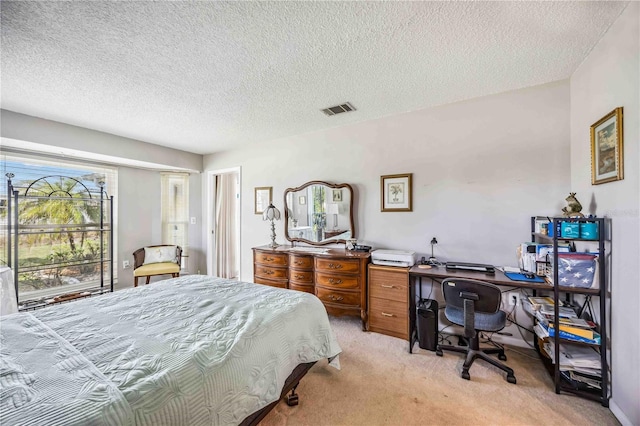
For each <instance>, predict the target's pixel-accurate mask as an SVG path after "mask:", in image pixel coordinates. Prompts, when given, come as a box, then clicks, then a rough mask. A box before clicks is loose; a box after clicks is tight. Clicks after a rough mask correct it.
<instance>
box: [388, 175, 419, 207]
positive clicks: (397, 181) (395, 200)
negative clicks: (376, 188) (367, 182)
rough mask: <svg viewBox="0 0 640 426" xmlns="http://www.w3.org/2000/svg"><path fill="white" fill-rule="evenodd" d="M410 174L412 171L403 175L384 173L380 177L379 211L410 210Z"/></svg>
mask: <svg viewBox="0 0 640 426" xmlns="http://www.w3.org/2000/svg"><path fill="white" fill-rule="evenodd" d="M411 176H412V173H408V174H403V175H386V176H381V177H380V204H381V206H380V207H381V208H380V210H381V211H383V212H410V211H412V209H413V206H412V203H411V201H412V200H411Z"/></svg>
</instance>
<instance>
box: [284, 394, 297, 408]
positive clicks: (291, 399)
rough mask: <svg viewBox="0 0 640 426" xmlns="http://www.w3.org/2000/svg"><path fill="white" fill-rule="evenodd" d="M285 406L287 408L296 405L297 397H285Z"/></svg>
mask: <svg viewBox="0 0 640 426" xmlns="http://www.w3.org/2000/svg"><path fill="white" fill-rule="evenodd" d="M287 405H288V406H289V407H294V406H296V405H298V395H288V396H287Z"/></svg>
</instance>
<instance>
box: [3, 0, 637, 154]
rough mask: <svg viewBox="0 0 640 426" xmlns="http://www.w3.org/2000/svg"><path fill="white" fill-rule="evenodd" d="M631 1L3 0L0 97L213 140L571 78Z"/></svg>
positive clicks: (181, 138) (195, 147) (172, 138)
mask: <svg viewBox="0 0 640 426" xmlns="http://www.w3.org/2000/svg"><path fill="white" fill-rule="evenodd" d="M626 4H627V2H584V1H579V2H524V1H518V2H471V3H467V2H464V3H463V2H396V1H393V2H391V1H389V2H366V1H358V2H311V1H308V2H300V1H299V2H257V1H250V2H214V1H210V2H107V1H87V2H81V1H75V2H49V1H47V2H45V1H42V2H21V1H18V2H11V1H4V0H3V1H2V2H1V6H0V7H1V13H2V45H1V49H2V56H1V61H2V62H1V66H2V69H1V70H2V75H1V77H2V81H1V82H2V91H1V96H2V97H1V105H2V108H4V109H7V110H12V111H16V112H20V113H24V114H29V115H33V116H37V117H42V118H46V119H51V120H56V121H60V122H64V123H69V124H73V125H77V126H82V127H87V128H90V129H95V130H100V131H104V132H108V133H113V134H116V135H121V136H126V137H130V138H135V139H139V140H143V141H147V142H151V143H154V144H158V145H164V146H169V147H173V148H178V149H183V150H186V151H191V152H195V153H200V154H206V153H213V152H216V151H222V150H227V149H233V147H234V146H237V145H239V144H251V143H260V142H265V141H268V140H270V139H274V138H278V137H284V136H290V135H296V134H302V133H306V132H310V131H314V130H318V129H323V128H328V127H336V126H342V125H345V124H347V123H353V122H357V121H364V120H371V119H375V118H379V117H383V116H388V115H392V114H398V113H402V112H406V111H412V110H417V109H421V108H426V107H430V106H435V105H441V104H446V103H451V102H455V101H460V100H463V99H469V98H474V97H478V96H483V95H488V94H491V93H499V92H504V91H508V90H513V89H518V88H523V87H529V86H534V85H538V84H543V83H547V82H551V81H557V80H561V79H566V78H568V77H569V76H570V75H571V74H572V73H573V71H575V70H576V68H577V67H578V66H579V65H580V63H581V62H582V61H583V60H584V58H585V57H586V56H587V55H588V53H589V52H590V50H591V49H592V48H593V46H594V45H595V44H596V43H597V42H598V40H599V39H600V38H601V37H602V35H603V34H604V33H605V32H606V30H607V29H608V28H609V26H610V25H611V24H612V23H613V21H615V19H616V18H617V17H618V16H619V14H620V13H621V12H622V10H623V9H624V7H625V6H626ZM347 101H348V102H351V103H352V104H353V105H354V106H355V107H356V108H357V111H356V112H352V113H348V114H342V115H338V116H334V117H326V116H325V115H324V114H322V113H321V112H320V110H321V109H322V108H325V107H328V106H333V105H336V104H339V103H343V102H347Z"/></svg>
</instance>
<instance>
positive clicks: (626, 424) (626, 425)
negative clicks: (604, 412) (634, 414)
mask: <svg viewBox="0 0 640 426" xmlns="http://www.w3.org/2000/svg"><path fill="white" fill-rule="evenodd" d="M609 409H610V410H611V412H612V413H613V415H614V416H616V419H618V421H619V422H620V424H622V426H633V423H631V420H629V418H628V417H627V416H626V415H625V414H624V412H623V411H622V410H621V409H620V407H618V404H616V402H615V401H614V400H612V399H610V400H609Z"/></svg>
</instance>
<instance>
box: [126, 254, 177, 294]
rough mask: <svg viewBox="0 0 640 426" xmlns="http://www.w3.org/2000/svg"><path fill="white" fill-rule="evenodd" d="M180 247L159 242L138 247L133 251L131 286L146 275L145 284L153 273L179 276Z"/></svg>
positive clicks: (135, 284)
mask: <svg viewBox="0 0 640 426" xmlns="http://www.w3.org/2000/svg"><path fill="white" fill-rule="evenodd" d="M181 263H182V248H180V246H175V245H169V244H161V245H155V246H147V247H142V248H139V249H138V250H136V251H134V252H133V286H134V287H138V278H139V277H147V280H146V282H145V284H149V280H150V279H151V277H152V276H153V275H165V274H171V276H172V277H177V276H180V264H181Z"/></svg>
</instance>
